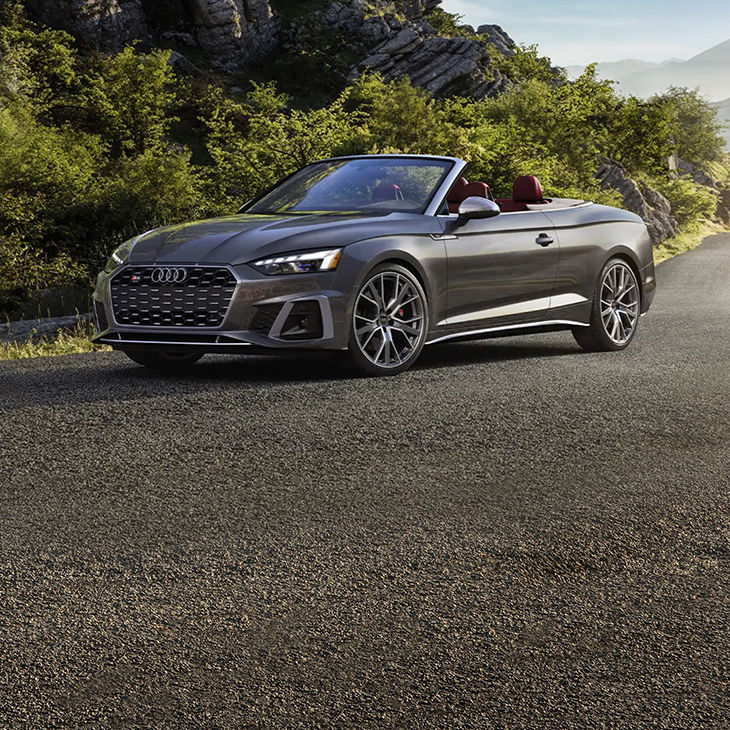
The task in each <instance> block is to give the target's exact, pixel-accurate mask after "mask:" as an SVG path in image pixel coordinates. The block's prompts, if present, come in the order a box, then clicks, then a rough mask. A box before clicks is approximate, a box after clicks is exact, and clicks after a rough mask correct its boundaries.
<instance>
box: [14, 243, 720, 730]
mask: <svg viewBox="0 0 730 730" xmlns="http://www.w3.org/2000/svg"><path fill="white" fill-rule="evenodd" d="M658 279H659V287H660V288H659V292H658V294H657V297H656V300H655V303H654V307H653V309H652V310H651V312H650V313H649V315H648V316H647V317H645V318H644V319H643V320H642V321H641V331H640V333H639V336H638V339H637V340H636V341H635V343H634V345H633V346H632V347H631V348H630V349H629V350H628V351H627V352H625V353H618V354H613V353H612V354H596V355H589V354H583V353H581V352H580V351H579V350H578V348H577V346H576V345H575V344H574V343H573V340H572V338H571V337H570V335H569V334H567V333H564V334H560V333H558V334H546V335H544V336H533V337H531V338H511V339H506V340H492V341H488V342H476V343H466V344H455V345H448V346H441V347H438V348H432V349H430V350H427V352H426V354H425V355H424V357H423V360H422V362H421V363H420V365H419V366H418V367H417V368H416V369H415V370H413V371H412V372H410V373H407V374H405V375H403V376H401V377H398V378H395V379H392V378H391V379H381V380H362V379H355V378H351V377H349V376H345V375H342V373H341V371H340V370H339V369H338V365H337V363H336V362H333V361H331V360H330V359H321V358H315V359H308V360H294V359H281V360H279V359H274V360H270V359H264V358H234V359H225V358H222V357H217V358H206V360H204V361H203V362H202V363H201V365H200V366H199V367H198V369H197V370H196V372H195V374H194V375H191V376H189V377H186V378H184V379H179V380H168V379H164V378H161V377H155V376H152V375H149V374H147V373H146V372H145V371H144V370H142V369H139V368H137V367H136V366H134V365H132V364H131V363H128V362H127V361H126V359H125V358H124V356H123V355H120V354H116V353H110V354H101V355H82V356H75V357H66V358H57V359H47V360H35V361H23V362H15V363H0V410H1V413H2V416H1V418H0V456H1V457H2V458H1V460H0V581H1V582H0V727H3V728H4V727H11V728H15V727H32V728H37V727H38V728H40V727H89V728H105V727H119V728H129V727H154V728H167V727H175V728H177V727H191V728H196V727H206V728H218V727H220V728H285V727H286V728H289V727H291V728H319V727H322V728H349V727H352V728H359V729H361V728H371V727H392V728H430V727H443V728H461V727H470V728H489V727H505V728H507V727H509V728H521V727H535V728H538V727H539V728H569V727H589V728H600V727H607V728H613V727H632V728H633V727H664V728H685V727H687V728H689V727H698V726H700V725H703V726H708V727H713V726H714V727H728V726H729V725H730V694H729V693H730V490H729V487H730V466H729V463H730V235H722V236H716V237H713V238H711V239H709V240H708V241H707V242H706V243H705V244H704V245H703V246H701V247H700V248H699V249H697V250H695V251H693V252H692V253H689V254H686V255H684V256H681V257H679V258H678V259H675V260H673V261H670V262H668V263H665V264H662V265H661V266H660V267H659V270H658Z"/></svg>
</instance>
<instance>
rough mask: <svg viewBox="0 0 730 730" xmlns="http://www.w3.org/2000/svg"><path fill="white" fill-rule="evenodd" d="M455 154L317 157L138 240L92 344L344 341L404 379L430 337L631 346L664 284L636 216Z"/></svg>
mask: <svg viewBox="0 0 730 730" xmlns="http://www.w3.org/2000/svg"><path fill="white" fill-rule="evenodd" d="M466 168H467V163H466V162H464V161H463V160H460V159H457V158H453V157H429V156H409V155H377V156H361V157H343V158H337V159H330V160H323V161H320V162H315V163H313V164H311V165H309V166H307V167H305V168H303V169H302V170H300V171H298V172H296V173H294V174H293V175H291V176H290V177H288V178H286V179H285V180H283V181H282V182H280V183H279V184H278V185H276V186H275V187H274V188H272V189H271V190H269V191H267V192H265V193H264V194H263V195H261V196H260V197H259V198H257V199H255V200H253V201H250V202H249V203H247V204H246V205H244V206H243V207H242V208H241V210H240V211H239V212H238V214H236V215H231V216H226V217H223V218H216V219H212V220H204V221H198V222H193V223H185V224H183V225H175V226H166V227H164V228H158V229H156V230H153V231H150V232H148V233H145V234H143V235H141V236H137V237H136V238H134V239H132V240H130V241H127V242H126V243H124V244H123V245H122V246H120V247H119V248H118V249H117V250H116V251H114V252H113V253H112V255H111V258H110V259H109V262H108V264H107V266H106V268H105V269H104V271H103V272H101V273H100V274H99V277H98V281H97V286H96V291H95V293H94V307H95V313H96V319H97V325H98V333H97V334H96V336H95V341H97V342H100V343H104V344H107V345H111V346H112V347H113V348H115V349H117V350H121V351H123V352H125V353H126V354H127V355H128V356H129V357H130V358H131V359H132V360H134V361H135V362H137V363H140V364H142V365H146V366H148V367H151V368H154V369H157V370H165V371H168V372H170V371H172V372H174V371H176V370H180V369H182V368H185V367H187V366H189V365H192V364H193V363H194V362H196V361H197V360H199V359H200V358H201V357H202V356H203V355H204V354H205V353H240V352H256V353H261V352H269V353H273V352H277V351H279V352H280V351H292V350H302V351H305V350H339V351H343V352H345V351H346V352H347V353H348V355H349V357H350V358H351V360H352V361H353V363H354V364H355V365H356V366H357V367H358V368H359V370H360V371H362V372H363V373H366V374H370V375H395V374H397V373H400V372H402V371H404V370H406V369H407V368H409V367H411V365H413V363H414V362H416V360H417V359H418V356H419V355H420V354H421V351H422V350H423V348H424V346H426V345H433V344H436V343H438V342H445V341H448V340H457V339H469V338H483V337H494V336H502V335H515V334H524V333H531V332H545V331H549V330H570V331H572V333H573V335H574V337H575V339H576V340H577V342H578V344H579V345H580V346H581V347H583V348H584V349H586V350H589V351H600V350H604V351H605V350H623V349H624V348H626V347H627V346H628V345H629V344H630V343H631V342H632V340H633V339H634V338H635V336H636V332H637V328H638V325H639V318H640V316H641V315H642V314H645V313H646V312H647V310H648V309H649V306H650V304H651V301H652V299H653V297H654V290H655V286H656V285H655V278H654V261H653V257H652V247H651V242H650V240H649V236H648V234H647V231H646V227H645V225H644V223H643V221H642V220H641V218H639V217H638V216H636V215H634V214H633V213H629V212H627V211H624V210H619V209H617V208H611V207H607V206H603V205H595V204H593V203H590V202H587V201H583V200H572V199H571V200H569V199H557V198H552V199H550V198H545V197H543V192H542V189H541V186H540V183H539V181H538V179H537V178H536V177H534V176H525V177H520V178H518V179H517V180H516V181H515V183H514V187H513V195H512V197H511V198H497V199H495V198H494V196H493V195H492V192H491V190H490V188H489V186H488V185H487V184H486V183H484V182H481V181H472V182H469V180H468V179H467V178H466V177H465V175H466Z"/></svg>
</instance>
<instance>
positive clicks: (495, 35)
mask: <svg viewBox="0 0 730 730" xmlns="http://www.w3.org/2000/svg"><path fill="white" fill-rule="evenodd" d="M477 35H480V36H482V37H483V38H484V40H485V41H486V42H487V43H491V44H492V45H493V46H494V47H495V48H496V49H497V50H498V51H499V52H500V53H501V54H502V55H503V56H512V55H514V53H515V50H516V48H517V44H516V43H515V42H514V41H513V40H512V39H511V38H510V37H509V36H508V35H507V34H506V33H505V32H504V31H503V30H502V28H501V27H500V26H499V25H480V26H479V27H478V28H477Z"/></svg>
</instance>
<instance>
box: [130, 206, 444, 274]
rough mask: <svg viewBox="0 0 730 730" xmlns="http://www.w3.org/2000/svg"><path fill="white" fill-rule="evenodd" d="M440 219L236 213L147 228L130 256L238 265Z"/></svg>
mask: <svg viewBox="0 0 730 730" xmlns="http://www.w3.org/2000/svg"><path fill="white" fill-rule="evenodd" d="M435 225H436V220H435V219H434V218H432V217H427V216H423V215H414V214H412V213H389V214H377V213H376V214H362V213H358V214H319V215H289V216H286V215H281V216H279V215H265V216H263V215H245V214H242V215H232V216H227V217H225V218H213V219H210V220H203V221H196V222H193V223H184V224H182V225H177V226H166V227H164V228H158V229H156V230H154V231H150V232H149V233H145V234H144V235H142V236H141V237H140V238H139V239H138V240H137V242H136V243H135V245H134V248H133V249H132V253H131V255H130V257H129V262H130V263H133V264H143V263H163V264H191V263H195V264H197V263H206V264H232V265H237V264H242V263H248V262H250V261H253V260H255V259H257V258H262V257H266V256H271V255H274V254H281V253H288V252H295V251H307V250H314V249H328V248H339V247H340V246H346V245H347V244H349V243H354V242H356V241H361V240H363V239H367V238H377V237H379V236H385V235H393V234H398V233H406V232H407V233H419V232H421V233H430V232H432V230H435V228H434V226H435Z"/></svg>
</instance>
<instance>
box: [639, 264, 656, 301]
mask: <svg viewBox="0 0 730 730" xmlns="http://www.w3.org/2000/svg"><path fill="white" fill-rule="evenodd" d="M655 294H656V271H655V268H654V261H653V260H652V261H651V263H649V264H647V265H646V266H645V267H644V268H643V269H642V270H641V313H642V314H646V313H647V312H648V311H649V307H651V303H652V302H653V301H654V295H655Z"/></svg>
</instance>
